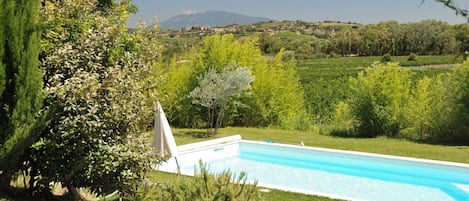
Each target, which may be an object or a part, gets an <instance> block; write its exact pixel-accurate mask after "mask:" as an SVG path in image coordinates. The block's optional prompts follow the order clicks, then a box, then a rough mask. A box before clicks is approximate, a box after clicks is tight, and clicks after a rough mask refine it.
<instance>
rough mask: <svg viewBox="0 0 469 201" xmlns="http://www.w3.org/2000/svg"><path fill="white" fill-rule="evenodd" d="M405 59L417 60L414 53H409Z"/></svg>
mask: <svg viewBox="0 0 469 201" xmlns="http://www.w3.org/2000/svg"><path fill="white" fill-rule="evenodd" d="M407 61H418V59H417V55H416V54H414V53H412V54H410V55H409V57H408V58H407Z"/></svg>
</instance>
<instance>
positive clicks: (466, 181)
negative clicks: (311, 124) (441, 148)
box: [160, 136, 469, 201]
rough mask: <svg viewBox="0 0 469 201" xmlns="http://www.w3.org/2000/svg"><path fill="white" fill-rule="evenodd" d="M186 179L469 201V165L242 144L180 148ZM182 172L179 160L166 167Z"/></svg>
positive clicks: (236, 140)
mask: <svg viewBox="0 0 469 201" xmlns="http://www.w3.org/2000/svg"><path fill="white" fill-rule="evenodd" d="M178 149H179V153H180V154H179V155H178V156H177V160H178V162H179V165H180V170H181V173H183V174H187V175H192V174H193V173H194V168H195V167H196V166H197V164H198V161H199V160H202V161H204V163H206V164H207V165H208V167H209V169H210V171H213V172H221V171H223V170H227V169H229V170H230V171H232V172H236V173H239V172H241V171H245V172H247V173H248V177H249V179H250V180H255V179H257V180H258V182H259V186H264V187H268V188H274V189H281V190H287V191H293V192H300V193H307V194H316V195H323V196H328V197H332V198H341V199H347V200H380V201H381V200H435V201H436V200H437V201H444V200H469V165H467V164H460V163H449V162H440V161H432V160H422V159H414V158H405V157H394V156H387V155H378V154H366V153H360V152H351V151H339V150H332V149H323V148H313V147H301V146H295V145H285V144H276V143H267V142H256V141H248V140H241V139H240V137H239V136H235V137H231V138H224V139H219V140H215V141H211V142H203V143H195V144H190V145H183V146H179V147H178ZM160 169H161V170H163V171H168V172H176V170H177V167H176V162H175V161H174V158H173V159H171V160H169V161H168V162H167V163H165V164H163V165H162V166H161V167H160Z"/></svg>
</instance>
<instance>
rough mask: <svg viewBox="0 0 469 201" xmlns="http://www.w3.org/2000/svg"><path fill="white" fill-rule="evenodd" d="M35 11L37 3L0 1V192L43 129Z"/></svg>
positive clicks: (41, 84)
mask: <svg viewBox="0 0 469 201" xmlns="http://www.w3.org/2000/svg"><path fill="white" fill-rule="evenodd" d="M38 9H39V0H0V22H1V24H2V26H1V28H0V189H2V187H1V185H8V183H7V182H9V179H10V178H11V175H12V174H13V173H15V172H17V171H18V170H19V169H20V167H21V165H22V162H23V159H24V156H23V155H24V153H25V150H27V149H28V148H29V147H31V145H32V144H33V143H34V142H36V140H37V136H38V134H39V132H40V128H41V127H43V126H44V125H43V124H44V115H40V112H41V109H42V106H43V100H44V95H45V94H44V92H43V89H42V87H43V80H42V77H43V76H42V71H41V69H40V68H39V60H38V57H39V33H38V32H37V30H36V24H37V22H38V21H37V14H38Z"/></svg>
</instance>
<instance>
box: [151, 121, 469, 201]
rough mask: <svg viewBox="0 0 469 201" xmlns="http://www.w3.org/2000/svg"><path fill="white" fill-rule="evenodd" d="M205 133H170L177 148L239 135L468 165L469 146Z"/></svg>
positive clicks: (279, 196)
mask: <svg viewBox="0 0 469 201" xmlns="http://www.w3.org/2000/svg"><path fill="white" fill-rule="evenodd" d="M204 133H205V130H202V129H173V134H174V136H175V138H176V143H177V144H178V145H182V144H188V143H193V142H198V141H205V140H209V139H215V138H219V137H225V136H230V135H236V134H240V135H241V136H242V137H243V139H250V140H259V141H265V140H272V141H274V142H277V143H288V144H300V142H301V141H303V142H304V144H305V145H306V146H314V147H324V148H334V149H342V150H353V151H362V152H370V153H379V154H389V155H397V156H407V157H416V158H424V159H433V160H444V161H452V162H461V163H468V164H469V146H444V145H430V144H419V143H414V142H410V141H406V140H403V139H394V138H385V137H378V138H366V139H358V138H340V137H332V136H328V135H320V134H318V132H312V131H310V132H302V131H286V130H279V129H269V128H223V129H220V133H219V134H218V135H216V136H214V137H209V138H204V137H200V136H202V135H203V134H204ZM174 177H175V175H174V174H168V173H162V172H156V171H155V172H153V173H152V174H151V176H150V179H151V180H153V181H158V182H163V183H164V182H168V181H170V180H171V179H174ZM261 194H262V197H263V198H264V200H272V201H274V200H300V201H301V200H332V199H329V198H325V197H318V196H312V195H304V194H298V193H291V192H284V191H278V190H272V191H271V192H269V193H261Z"/></svg>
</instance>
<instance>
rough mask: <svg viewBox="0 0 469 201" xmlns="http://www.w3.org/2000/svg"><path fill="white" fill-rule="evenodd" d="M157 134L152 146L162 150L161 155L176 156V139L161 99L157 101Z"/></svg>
mask: <svg viewBox="0 0 469 201" xmlns="http://www.w3.org/2000/svg"><path fill="white" fill-rule="evenodd" d="M156 111H157V114H156V118H155V134H154V136H153V143H152V146H153V147H155V148H156V149H158V150H159V151H160V156H162V157H163V156H168V155H169V156H176V155H177V149H176V141H175V140H174V136H173V132H171V127H169V123H168V119H166V116H165V114H164V111H163V108H162V107H161V104H160V102H159V101H156Z"/></svg>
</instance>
